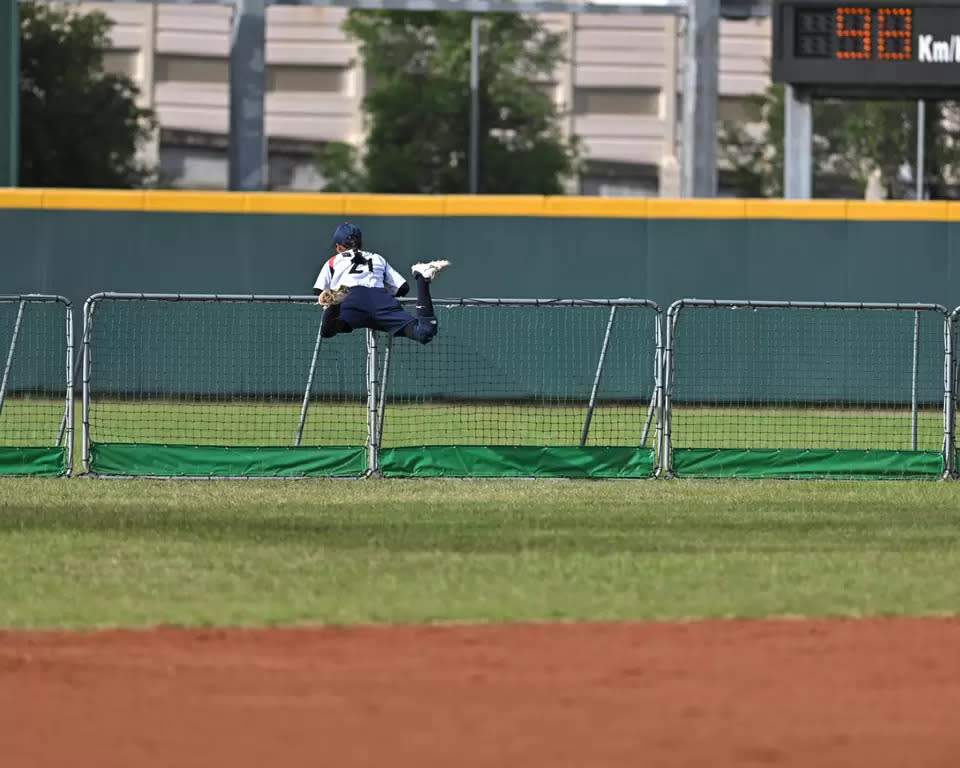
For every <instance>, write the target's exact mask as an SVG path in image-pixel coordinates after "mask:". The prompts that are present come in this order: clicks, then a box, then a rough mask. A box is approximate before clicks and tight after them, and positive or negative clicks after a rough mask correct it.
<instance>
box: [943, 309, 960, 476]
mask: <svg viewBox="0 0 960 768" xmlns="http://www.w3.org/2000/svg"><path fill="white" fill-rule="evenodd" d="M958 324H960V307H957V308H956V309H954V310H953V311H952V312H951V313H950V314H949V316H948V317H947V327H946V331H945V332H944V334H945V339H946V344H947V348H948V349H949V354H950V366H949V368H948V369H947V370H946V371H944V376H943V386H944V389H945V390H946V392H947V395H946V397H947V398H948V402H947V408H946V411H947V416H946V432H947V468H948V470H949V474H950V476H951V477H954V478H957V477H960V467H958V466H957V447H958V446H957V408H960V353H958V350H957V328H958Z"/></svg>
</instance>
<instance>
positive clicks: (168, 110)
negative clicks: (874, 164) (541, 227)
mask: <svg viewBox="0 0 960 768" xmlns="http://www.w3.org/2000/svg"><path fill="white" fill-rule="evenodd" d="M80 7H81V8H82V9H84V10H93V9H97V10H101V11H103V12H104V13H106V14H108V15H109V16H110V17H111V18H113V19H114V21H115V22H116V26H115V27H114V30H113V50H112V51H111V52H110V53H109V54H108V55H107V62H106V63H107V66H108V68H109V69H111V70H114V71H122V72H125V73H127V74H129V75H130V76H132V77H133V78H134V79H135V80H136V81H137V82H138V83H139V84H140V86H141V88H142V90H143V101H144V103H145V104H146V105H148V106H150V107H152V108H153V109H155V110H156V112H157V116H158V120H159V124H160V127H161V128H160V132H159V135H158V136H157V138H156V141H155V143H154V145H153V146H151V147H148V148H146V149H145V152H147V153H148V155H149V156H150V157H151V158H153V159H157V160H159V163H160V167H161V170H162V176H161V182H160V183H161V186H168V187H175V188H178V187H181V188H193V189H198V188H205V189H223V188H225V187H226V185H227V156H226V143H227V123H228V95H229V89H228V69H229V61H228V55H229V44H230V23H231V13H232V9H231V8H230V7H229V6H222V5H177V4H156V5H151V4H142V3H136V4H134V3H131V4H117V3H102V4H98V3H84V4H83V5H81V6H80ZM345 15H346V11H345V10H344V9H341V8H319V7H298V6H270V7H269V8H268V14H267V47H266V59H267V62H266V63H267V97H266V132H267V136H268V141H269V187H270V188H271V189H283V190H316V189H320V188H321V187H322V185H323V179H321V178H320V177H319V176H318V175H317V172H316V170H315V167H314V164H313V157H314V155H315V153H316V150H317V148H318V147H320V146H322V145H323V144H324V143H325V142H329V141H347V142H351V143H354V144H356V145H360V144H362V141H363V124H362V113H361V109H360V103H361V100H362V98H363V94H364V89H365V78H364V72H363V67H362V62H361V60H360V57H359V55H358V51H357V46H356V45H354V44H353V43H352V42H350V41H349V40H348V39H347V38H346V36H345V35H344V33H343V31H342V30H341V25H342V23H343V20H344V17H345ZM543 19H544V21H545V23H546V24H547V25H548V26H549V27H550V28H551V29H553V30H559V31H563V32H565V33H566V36H567V41H568V45H569V62H568V63H566V64H564V65H563V67H562V69H561V71H558V72H557V73H556V78H555V82H554V85H553V87H554V92H555V98H556V100H557V103H558V104H561V105H563V106H564V107H565V108H566V109H567V110H568V112H569V117H568V118H567V119H568V126H567V127H568V130H570V131H572V132H574V133H575V134H576V135H578V136H579V137H580V138H581V139H582V141H583V147H584V153H585V158H586V160H587V167H586V171H585V173H584V174H583V176H582V178H580V179H579V180H578V183H577V184H576V185H575V189H574V190H572V191H576V192H580V193H582V194H588V195H607V196H615V195H642V196H656V195H660V196H676V195H678V194H679V190H680V170H679V163H678V155H679V148H678V142H679V136H680V132H679V130H678V120H679V117H680V114H681V99H682V97H683V94H682V79H683V77H682V72H681V71H680V65H681V64H682V56H681V52H682V45H683V37H682V24H683V22H682V20H681V19H678V18H677V17H675V16H669V15H664V16H652V15H642V14H637V15H621V14H611V15H598V14H582V15H571V14H544V15H543ZM769 51H770V31H769V21H768V20H766V19H763V20H752V21H743V22H732V21H722V22H721V39H720V94H721V96H720V104H719V111H720V117H721V119H734V118H745V117H746V111H745V103H744V97H746V96H748V95H750V94H756V93H760V92H762V91H763V90H764V89H765V88H766V87H767V85H768V83H769V75H768V66H767V62H768V59H769V55H770V53H769ZM721 186H722V185H721ZM722 193H723V189H721V194H722Z"/></svg>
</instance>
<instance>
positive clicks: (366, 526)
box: [0, 479, 960, 627]
mask: <svg viewBox="0 0 960 768" xmlns="http://www.w3.org/2000/svg"><path fill="white" fill-rule="evenodd" d="M958 571H960V484H956V483H901V482H883V483H879V482H830V483H827V482H767V481H740V482H734V481H723V482H721V481H716V482H714V481H666V482H656V481H604V482H571V481H331V480H328V481H324V480H309V481H307V480H304V481H179V482H177V481H107V480H100V481H97V480H80V479H78V480H37V479H3V480H0V626H3V627H98V626H110V625H154V624H176V625H214V624H216V625H220V624H226V625H256V624H297V623H317V622H321V623H337V624H342V623H355V622H429V621H512V620H558V619H559V620H577V619H593V620H601V619H655V618H656V619H690V618H702V617H730V616H743V617H759V616H800V615H802V616H838V615H844V616H862V615H893V614H956V613H960V580H958V579H957V578H956V574H957V573H958Z"/></svg>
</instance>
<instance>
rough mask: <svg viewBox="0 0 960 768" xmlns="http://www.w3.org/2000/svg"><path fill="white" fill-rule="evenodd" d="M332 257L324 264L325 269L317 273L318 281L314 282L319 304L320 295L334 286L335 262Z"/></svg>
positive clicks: (314, 290)
mask: <svg viewBox="0 0 960 768" xmlns="http://www.w3.org/2000/svg"><path fill="white" fill-rule="evenodd" d="M332 261H333V260H332V259H331V260H330V261H329V262H327V263H326V264H324V265H323V269H321V270H320V274H319V275H317V279H316V282H314V284H313V292H314V293H315V294H317V297H318V298H317V304H319V303H320V299H319V296H320V294H321V293H323V292H324V291H328V290H330V289H331V288H332V287H333V263H332Z"/></svg>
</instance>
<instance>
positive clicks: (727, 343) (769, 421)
mask: <svg viewBox="0 0 960 768" xmlns="http://www.w3.org/2000/svg"><path fill="white" fill-rule="evenodd" d="M943 323H944V316H943V314H942V312H939V311H935V310H921V311H914V310H909V309H901V310H894V309H891V310H881V309H869V310H868V309H833V308H831V309H805V308H779V307H778V308H764V307H735V306H732V305H730V306H726V305H721V306H684V307H682V309H681V310H680V311H679V312H678V314H677V319H676V324H675V332H674V337H673V360H674V363H673V369H672V372H671V377H672V382H671V385H670V390H671V414H672V417H671V435H672V445H673V448H676V449H679V448H776V449H784V448H811V449H812V448H826V449H860V450H868V449H873V450H912V449H914V448H916V449H917V450H927V451H938V450H940V449H941V447H942V441H943V359H944V341H943ZM915 339H916V344H915ZM915 352H916V363H914V353H915ZM914 387H916V402H917V410H916V417H914V409H913V405H912V403H913V399H914V395H913V392H914ZM914 418H915V419H916V444H915V445H914V426H913V425H914Z"/></svg>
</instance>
